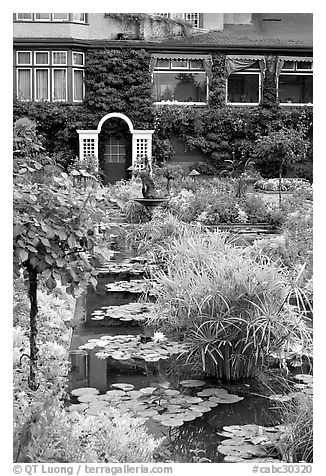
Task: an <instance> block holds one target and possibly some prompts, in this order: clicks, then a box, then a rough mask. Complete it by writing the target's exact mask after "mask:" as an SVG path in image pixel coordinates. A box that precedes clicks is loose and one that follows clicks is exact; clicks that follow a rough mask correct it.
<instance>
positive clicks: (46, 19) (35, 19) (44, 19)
mask: <svg viewBox="0 0 326 476" xmlns="http://www.w3.org/2000/svg"><path fill="white" fill-rule="evenodd" d="M38 13H40V12H38ZM36 15H37V13H34V21H51V13H47V15H49V18H36Z"/></svg>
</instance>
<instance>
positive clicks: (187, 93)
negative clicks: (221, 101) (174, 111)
mask: <svg viewBox="0 0 326 476" xmlns="http://www.w3.org/2000/svg"><path fill="white" fill-rule="evenodd" d="M153 83H154V100H155V102H157V103H169V102H174V103H179V104H188V103H194V104H205V103H206V102H207V93H208V80H207V74H206V72H205V69H204V62H203V60H202V59H196V60H195V62H193V59H190V58H186V57H185V58H173V57H171V58H158V59H157V66H155V68H154V71H153Z"/></svg>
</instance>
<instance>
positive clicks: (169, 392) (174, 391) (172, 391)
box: [164, 389, 180, 396]
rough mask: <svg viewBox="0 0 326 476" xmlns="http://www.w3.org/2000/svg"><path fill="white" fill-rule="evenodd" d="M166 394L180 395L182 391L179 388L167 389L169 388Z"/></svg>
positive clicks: (165, 391)
mask: <svg viewBox="0 0 326 476" xmlns="http://www.w3.org/2000/svg"><path fill="white" fill-rule="evenodd" d="M164 395H169V396H175V395H180V392H179V390H172V389H167V390H164Z"/></svg>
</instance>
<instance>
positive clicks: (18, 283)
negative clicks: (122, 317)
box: [13, 279, 74, 428]
mask: <svg viewBox="0 0 326 476" xmlns="http://www.w3.org/2000/svg"><path fill="white" fill-rule="evenodd" d="M14 299H15V306H14V326H15V327H14V330H13V354H14V358H13V365H14V371H13V377H14V404H13V406H14V426H15V428H17V427H19V426H20V425H22V424H24V422H25V421H26V419H28V418H29V417H30V416H31V414H32V412H33V407H34V405H35V404H37V403H39V402H42V401H44V399H46V398H48V397H50V396H53V395H57V396H59V397H60V398H64V396H65V388H66V384H67V382H66V377H67V373H68V370H69V362H68V348H69V343H70V339H71V329H70V328H69V327H68V326H67V324H66V322H69V321H71V319H72V317H73V306H74V299H73V298H72V296H69V295H67V294H66V293H65V292H64V291H62V294H61V295H60V294H59V295H57V296H55V295H53V294H47V293H46V292H45V291H40V293H39V314H38V315H39V334H38V338H39V355H38V357H39V359H38V371H39V372H38V374H39V386H38V389H37V390H36V391H34V392H31V391H30V390H29V388H28V381H27V377H28V364H29V359H28V355H29V341H28V334H29V314H28V313H29V308H28V307H29V306H28V300H27V296H26V291H25V287H24V284H23V282H22V280H20V279H18V280H15V282H14Z"/></svg>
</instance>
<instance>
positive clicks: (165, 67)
mask: <svg viewBox="0 0 326 476" xmlns="http://www.w3.org/2000/svg"><path fill="white" fill-rule="evenodd" d="M160 59H161V60H168V62H169V65H168V66H156V67H155V70H158V69H159V70H160V71H161V69H164V70H169V71H170V70H171V58H157V64H158V62H159V61H160ZM155 70H154V71H155Z"/></svg>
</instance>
